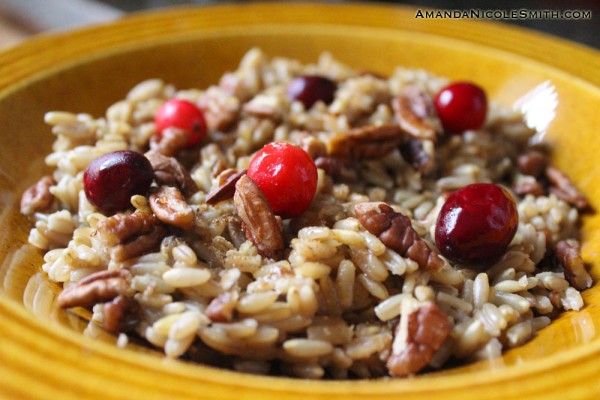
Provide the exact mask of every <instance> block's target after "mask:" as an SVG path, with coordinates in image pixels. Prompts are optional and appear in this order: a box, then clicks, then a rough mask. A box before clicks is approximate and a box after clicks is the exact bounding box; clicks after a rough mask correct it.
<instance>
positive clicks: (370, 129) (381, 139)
mask: <svg viewBox="0 0 600 400" xmlns="http://www.w3.org/2000/svg"><path fill="white" fill-rule="evenodd" d="M404 139H405V132H404V130H402V128H400V126H399V125H395V124H391V125H381V126H364V127H360V128H354V129H351V130H349V131H347V132H344V133H338V134H337V135H335V136H333V137H332V138H331V139H330V141H329V145H328V152H329V155H330V156H333V157H341V158H347V159H350V158H354V159H361V158H379V157H383V156H385V155H387V154H388V153H389V152H391V151H392V150H394V149H395V148H396V147H398V145H399V144H400V143H402V142H403V141H404Z"/></svg>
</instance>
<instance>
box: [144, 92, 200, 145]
mask: <svg viewBox="0 0 600 400" xmlns="http://www.w3.org/2000/svg"><path fill="white" fill-rule="evenodd" d="M154 122H155V124H156V131H157V133H158V135H159V137H160V136H161V135H162V133H163V131H164V130H165V129H167V128H177V129H181V130H182V131H184V132H186V133H187V134H188V141H187V143H186V147H193V146H195V145H197V144H198V143H200V141H201V140H202V139H203V138H204V136H206V129H207V128H206V121H205V119H204V113H203V112H202V110H201V109H199V108H198V107H197V106H196V105H195V104H194V103H192V102H189V101H187V100H182V99H171V100H168V101H166V102H165V103H163V105H162V106H161V107H160V108H159V109H158V111H157V112H156V114H155V116H154Z"/></svg>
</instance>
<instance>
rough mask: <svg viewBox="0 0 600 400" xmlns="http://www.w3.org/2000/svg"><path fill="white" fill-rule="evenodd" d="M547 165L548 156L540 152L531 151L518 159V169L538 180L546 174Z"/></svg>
mask: <svg viewBox="0 0 600 400" xmlns="http://www.w3.org/2000/svg"><path fill="white" fill-rule="evenodd" d="M547 165H548V159H547V158H546V155H545V154H544V153H542V152H541V151H539V150H529V151H527V152H526V153H525V154H521V155H520V156H519V158H517V168H518V169H519V171H520V172H521V173H523V174H525V175H531V176H534V177H536V178H537V177H540V176H541V175H542V174H543V173H544V170H545V169H546V166H547Z"/></svg>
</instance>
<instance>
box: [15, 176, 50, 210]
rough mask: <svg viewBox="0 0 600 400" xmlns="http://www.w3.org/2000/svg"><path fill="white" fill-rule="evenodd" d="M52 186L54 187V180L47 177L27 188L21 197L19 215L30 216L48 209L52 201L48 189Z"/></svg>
mask: <svg viewBox="0 0 600 400" xmlns="http://www.w3.org/2000/svg"><path fill="white" fill-rule="evenodd" d="M54 185H56V182H55V181H54V178H52V177H51V176H49V175H48V176H44V177H43V178H42V179H40V180H39V181H37V182H36V183H35V184H33V185H31V186H30V187H28V188H27V189H26V190H25V192H23V196H22V197H21V214H24V215H32V214H33V213H35V212H38V211H43V210H46V209H47V208H48V207H50V206H51V205H52V202H53V201H54V195H53V194H52V193H50V187H51V186H54Z"/></svg>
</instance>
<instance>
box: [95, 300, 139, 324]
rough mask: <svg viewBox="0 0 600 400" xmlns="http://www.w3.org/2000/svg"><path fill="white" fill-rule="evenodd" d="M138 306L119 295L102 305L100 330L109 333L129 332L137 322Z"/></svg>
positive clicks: (135, 302) (133, 301) (136, 303)
mask: <svg viewBox="0 0 600 400" xmlns="http://www.w3.org/2000/svg"><path fill="white" fill-rule="evenodd" d="M139 309H140V306H139V304H138V302H137V301H135V300H134V299H132V298H129V297H126V296H123V295H119V296H117V297H115V298H114V299H113V300H112V301H109V302H107V303H104V304H103V305H102V314H103V319H102V328H103V329H104V330H105V331H107V332H109V333H113V334H115V333H119V332H129V331H131V330H133V328H134V327H135V325H137V323H138V322H139V315H138V313H139Z"/></svg>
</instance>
